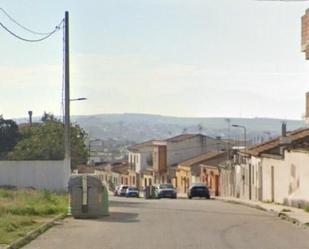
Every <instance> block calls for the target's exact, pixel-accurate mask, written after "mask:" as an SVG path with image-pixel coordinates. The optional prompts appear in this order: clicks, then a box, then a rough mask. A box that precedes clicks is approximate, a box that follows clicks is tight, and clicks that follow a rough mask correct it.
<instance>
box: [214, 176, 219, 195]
mask: <svg viewBox="0 0 309 249" xmlns="http://www.w3.org/2000/svg"><path fill="white" fill-rule="evenodd" d="M215 196H219V176H218V175H215Z"/></svg>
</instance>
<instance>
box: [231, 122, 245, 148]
mask: <svg viewBox="0 0 309 249" xmlns="http://www.w3.org/2000/svg"><path fill="white" fill-rule="evenodd" d="M232 126H233V127H236V128H242V129H244V140H245V151H246V149H247V129H246V126H244V125H237V124H232Z"/></svg>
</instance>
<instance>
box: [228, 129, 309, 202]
mask: <svg viewBox="0 0 309 249" xmlns="http://www.w3.org/2000/svg"><path fill="white" fill-rule="evenodd" d="M308 151H309V129H299V130H295V131H293V132H286V126H285V124H283V126H282V135H281V136H280V137H277V138H275V139H272V140H270V141H267V142H265V143H261V144H258V145H255V146H252V147H250V148H248V149H247V150H243V151H241V152H239V153H238V156H237V158H236V160H235V163H234V165H233V174H234V177H233V178H234V182H233V184H234V193H233V195H234V196H236V197H239V198H244V199H249V200H260V201H271V202H276V203H285V204H290V205H304V203H306V202H309V196H308V189H309V184H308V182H309V166H308V165H309V153H308ZM299 203H301V204H299Z"/></svg>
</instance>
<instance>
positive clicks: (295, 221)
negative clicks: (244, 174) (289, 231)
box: [216, 198, 308, 229]
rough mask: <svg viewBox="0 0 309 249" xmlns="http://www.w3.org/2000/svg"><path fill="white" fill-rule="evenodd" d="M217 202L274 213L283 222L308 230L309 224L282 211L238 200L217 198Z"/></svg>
mask: <svg viewBox="0 0 309 249" xmlns="http://www.w3.org/2000/svg"><path fill="white" fill-rule="evenodd" d="M216 200H219V201H223V202H227V203H231V204H237V205H242V206H247V207H250V208H255V209H259V210H262V211H265V212H268V213H272V214H275V215H276V216H278V217H279V218H280V219H282V220H286V221H288V222H290V223H293V224H295V225H297V226H301V227H303V228H305V229H308V223H302V222H300V221H299V220H298V219H296V218H293V217H291V216H289V215H288V214H287V213H285V212H281V211H280V212H278V211H275V210H272V209H266V208H264V207H262V206H260V205H259V204H250V203H244V202H241V201H236V200H225V199H221V198H216Z"/></svg>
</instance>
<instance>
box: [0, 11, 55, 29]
mask: <svg viewBox="0 0 309 249" xmlns="http://www.w3.org/2000/svg"><path fill="white" fill-rule="evenodd" d="M0 11H2V13H3V14H4V15H6V17H7V18H9V19H10V20H11V21H12V22H14V23H15V24H16V25H17V26H19V27H20V28H22V29H24V30H26V31H28V32H30V33H32V34H34V35H49V34H50V33H51V32H48V33H42V32H37V31H34V30H31V29H29V28H27V27H25V26H24V25H22V24H20V23H19V22H17V21H16V20H15V19H14V18H13V17H12V16H10V15H9V14H8V13H7V12H6V11H5V10H4V9H3V8H0ZM58 26H59V25H58Z"/></svg>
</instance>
